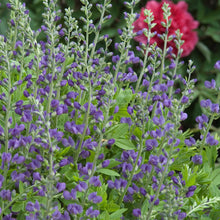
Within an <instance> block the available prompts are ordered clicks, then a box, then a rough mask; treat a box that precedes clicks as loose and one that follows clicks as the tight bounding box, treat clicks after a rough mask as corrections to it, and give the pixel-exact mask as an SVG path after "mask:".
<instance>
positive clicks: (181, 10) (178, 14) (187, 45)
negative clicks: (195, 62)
mask: <svg viewBox="0 0 220 220" xmlns="http://www.w3.org/2000/svg"><path fill="white" fill-rule="evenodd" d="M164 3H167V4H169V7H170V9H171V10H170V12H171V13H170V16H169V17H168V19H169V22H170V26H169V29H166V27H165V26H164V17H163V11H162V6H163V4H164ZM187 8H188V6H187V3H186V2H184V1H179V2H178V3H177V4H174V3H173V2H172V1H169V0H163V1H162V2H156V1H154V0H151V1H148V2H147V4H146V6H145V8H142V10H141V13H140V17H139V18H138V19H137V20H136V21H135V22H134V23H133V25H134V32H137V33H138V35H137V36H136V37H135V40H136V41H138V42H141V43H144V44H146V43H148V41H147V36H145V34H144V29H146V28H148V24H147V23H146V22H145V19H146V14H145V13H144V11H145V9H148V10H150V11H151V12H152V13H153V15H154V19H153V22H155V24H156V26H155V27H153V28H152V32H156V35H155V36H154V37H152V38H151V40H150V44H153V43H155V42H156V43H157V46H158V47H160V48H162V49H163V48H164V41H163V39H162V38H161V36H162V35H163V34H164V33H165V32H168V38H170V40H168V42H167V46H168V47H171V48H172V49H173V51H172V52H173V53H174V54H176V55H177V52H178V51H177V48H176V46H175V42H174V40H173V39H172V38H173V37H172V36H175V31H176V30H178V29H179V30H180V32H181V33H182V34H183V37H182V40H184V43H183V45H182V47H181V48H182V49H183V52H182V54H181V56H182V57H184V56H188V55H189V54H190V53H191V51H192V50H193V49H194V47H195V45H196V43H197V42H198V36H197V33H196V31H193V30H194V29H196V28H197V27H198V25H199V23H198V21H195V20H194V19H193V17H192V15H191V14H190V13H189V12H188V11H187Z"/></svg>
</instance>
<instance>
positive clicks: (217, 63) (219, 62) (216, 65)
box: [214, 60, 220, 70]
mask: <svg viewBox="0 0 220 220" xmlns="http://www.w3.org/2000/svg"><path fill="white" fill-rule="evenodd" d="M214 68H215V69H217V70H220V60H218V61H217V62H216V63H215V65H214Z"/></svg>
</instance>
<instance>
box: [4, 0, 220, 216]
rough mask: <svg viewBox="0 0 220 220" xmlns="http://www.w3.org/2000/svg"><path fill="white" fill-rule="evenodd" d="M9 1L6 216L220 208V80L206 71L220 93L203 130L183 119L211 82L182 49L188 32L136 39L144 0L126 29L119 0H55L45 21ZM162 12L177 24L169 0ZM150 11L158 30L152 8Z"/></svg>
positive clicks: (200, 121) (208, 107) (213, 212)
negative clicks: (161, 44)
mask: <svg viewBox="0 0 220 220" xmlns="http://www.w3.org/2000/svg"><path fill="white" fill-rule="evenodd" d="M9 2H10V3H7V8H8V9H10V11H11V14H10V22H9V23H8V25H9V27H8V32H7V34H6V36H1V38H0V65H1V66H0V73H1V75H0V77H1V81H0V85H1V87H0V105H1V111H0V138H1V149H0V153H1V159H0V162H1V170H0V204H1V208H0V217H1V219H25V218H26V219H33V218H34V219H88V218H90V219H114V220H116V219H121V218H123V219H147V220H148V219H171V218H172V219H192V218H195V219H196V218H202V219H215V218H216V216H218V215H219V212H220V210H219V207H220V206H219V204H220V191H219V173H220V168H219V167H218V166H217V164H215V161H216V159H217V156H218V155H217V151H218V148H219V141H220V140H219V136H218V134H217V133H211V132H210V129H211V128H212V125H213V124H214V122H215V121H216V120H218V118H219V116H220V113H219V104H218V103H219V98H220V92H219V89H218V86H216V83H218V82H216V81H215V80H212V81H206V82H205V89H207V91H208V94H212V95H210V96H211V98H210V99H205V100H204V99H202V100H201V103H200V104H201V108H202V109H203V114H202V115H197V117H196V123H197V130H198V132H199V134H200V136H199V137H198V138H197V139H195V137H194V136H193V135H194V133H193V132H192V131H190V130H187V131H183V130H182V123H183V122H184V121H185V120H186V119H187V116H188V115H187V114H186V112H185V111H186V109H187V108H188V107H189V106H190V104H191V103H192V102H193V100H194V99H195V94H197V91H198V88H199V86H200V83H199V85H198V86H197V85H195V83H196V81H197V80H196V79H195V78H193V76H194V73H195V66H194V65H193V62H192V61H191V60H189V61H187V64H184V65H183V62H182V61H181V60H180V57H181V53H182V50H181V45H182V44H183V41H182V40H181V37H182V34H181V33H180V32H179V31H178V30H177V31H176V36H175V39H174V40H175V43H176V47H177V48H178V53H177V55H175V54H172V52H171V51H170V49H169V48H166V46H165V48H163V49H160V48H158V47H157V45H156V44H153V45H149V44H147V45H144V44H142V45H138V46H137V47H135V43H134V42H133V38H134V37H135V36H136V34H135V33H133V25H132V24H133V22H134V21H135V19H136V17H137V15H136V13H135V10H134V7H135V5H136V4H137V3H138V1H135V0H133V1H131V2H127V3H126V4H124V5H123V8H125V6H126V7H127V9H126V10H127V11H126V12H125V13H124V15H121V16H120V19H122V17H124V21H123V22H119V23H120V24H119V23H118V25H119V26H120V27H121V29H122V30H121V31H120V32H119V34H118V35H117V33H116V31H115V30H116V27H114V31H113V32H111V28H110V26H111V25H113V26H114V25H115V24H113V23H114V22H113V23H111V22H112V20H111V19H112V17H113V21H114V19H115V18H116V17H118V13H119V12H118V11H117V10H116V9H115V8H114V7H115V6H114V5H111V3H110V1H109V0H104V1H103V4H100V3H98V4H96V5H95V4H91V3H95V1H91V2H90V1H88V0H81V4H82V7H81V12H80V13H83V16H82V17H80V19H79V20H78V19H77V18H78V16H77V14H76V13H75V14H74V13H73V12H72V11H71V9H70V8H65V9H63V10H64V11H65V16H63V17H62V16H61V14H60V13H61V12H62V11H61V12H60V11H59V8H57V4H56V1H49V0H44V1H43V3H44V7H45V9H44V13H43V23H42V25H40V26H41V29H39V30H38V31H33V30H32V27H31V25H30V17H29V11H28V10H27V8H26V7H25V5H24V4H22V3H21V2H20V1H19V0H10V1H9ZM76 2H77V1H76ZM76 2H75V3H76ZM40 3H41V1H35V2H34V4H40ZM75 3H73V2H72V3H71V2H70V3H69V4H72V5H71V6H72V7H76V5H75ZM119 8H120V7H119ZM32 10H37V9H35V8H34V7H33V9H32ZM40 10H41V9H40ZM94 10H96V12H95V13H93V12H94ZM108 11H109V12H110V13H112V17H110V16H109V14H108ZM115 11H116V12H115ZM163 12H164V18H165V19H164V20H165V22H164V24H163V25H164V27H165V28H167V29H169V25H170V23H169V20H168V17H169V13H170V8H169V5H168V4H166V3H165V4H164V5H163ZM30 13H31V12H30ZM80 13H79V14H80ZM98 13H99V14H98ZM114 13H115V14H114ZM145 13H146V16H147V18H146V22H147V23H148V27H149V28H148V29H147V30H145V35H146V37H148V38H149V39H150V38H152V37H153V36H154V34H155V33H152V32H151V29H152V28H153V26H154V23H153V15H152V13H151V12H150V11H149V10H146V11H145ZM108 25H109V26H108ZM36 26H37V25H36ZM116 26H117V25H116ZM107 31H108V32H109V33H112V35H111V36H109V35H107V33H108V32H107ZM116 35H117V36H116ZM111 37H113V39H114V42H113V43H112V39H111ZM161 38H162V39H163V40H164V41H169V40H171V39H168V37H167V34H165V33H164V34H163V35H162V36H161ZM165 45H166V44H165ZM171 58H172V59H171ZM219 69H220V68H219V66H218V65H217V64H216V68H215V71H219ZM184 70H185V72H183V74H182V75H181V74H179V71H180V72H181V71H184ZM217 85H218V84H217Z"/></svg>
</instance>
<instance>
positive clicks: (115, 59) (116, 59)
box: [112, 55, 120, 63]
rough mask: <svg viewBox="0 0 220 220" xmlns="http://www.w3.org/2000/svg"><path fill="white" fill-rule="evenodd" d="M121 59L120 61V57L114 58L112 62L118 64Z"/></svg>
mask: <svg viewBox="0 0 220 220" xmlns="http://www.w3.org/2000/svg"><path fill="white" fill-rule="evenodd" d="M119 59H120V57H119V55H116V56H113V57H112V62H113V63H117V62H118V61H119Z"/></svg>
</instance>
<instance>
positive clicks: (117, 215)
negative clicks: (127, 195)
mask: <svg viewBox="0 0 220 220" xmlns="http://www.w3.org/2000/svg"><path fill="white" fill-rule="evenodd" d="M126 211H127V209H119V210H117V211H116V212H114V213H112V214H111V215H110V219H111V220H120V218H121V217H122V214H123V213H124V212H126Z"/></svg>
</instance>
